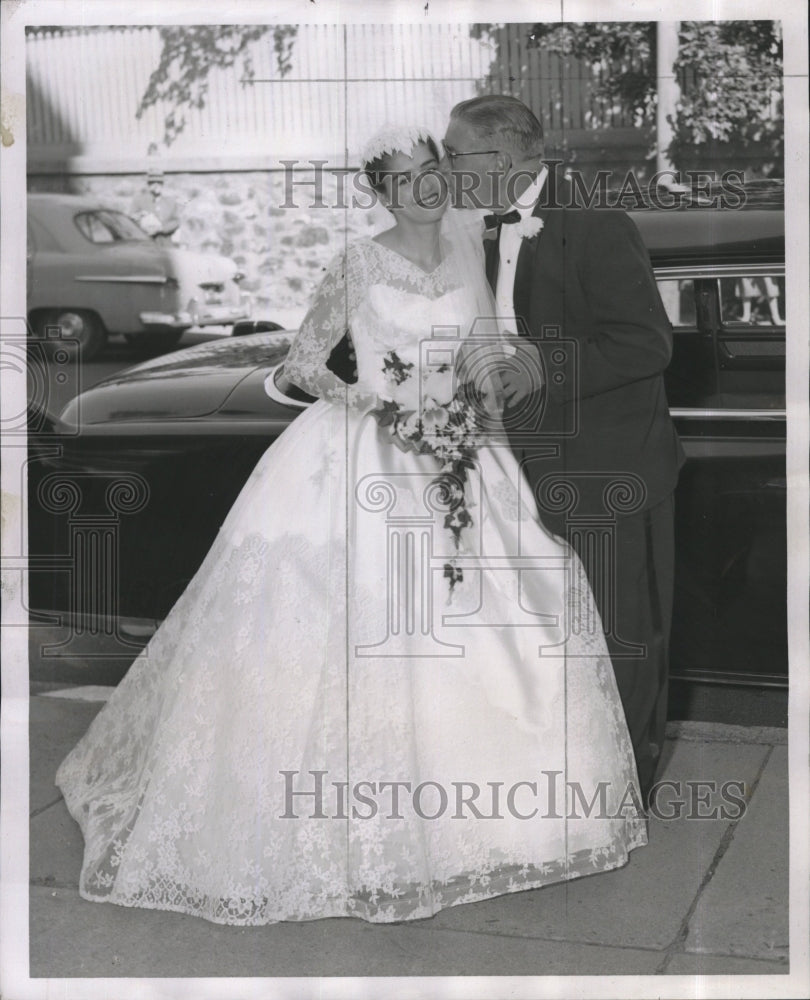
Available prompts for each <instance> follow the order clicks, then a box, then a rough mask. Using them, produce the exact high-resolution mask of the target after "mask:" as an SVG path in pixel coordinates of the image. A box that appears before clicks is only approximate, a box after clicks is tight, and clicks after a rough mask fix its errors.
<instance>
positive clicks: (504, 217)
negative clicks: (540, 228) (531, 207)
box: [484, 208, 520, 229]
mask: <svg viewBox="0 0 810 1000" xmlns="http://www.w3.org/2000/svg"><path fill="white" fill-rule="evenodd" d="M515 222H520V212H518V210H517V209H516V208H513V209H512V211H511V212H502V213H501V214H500V215H498V214H495V215H485V216H484V226H485V227H486V228H487V229H500V227H501V226H511V225H512V224H513V223H515Z"/></svg>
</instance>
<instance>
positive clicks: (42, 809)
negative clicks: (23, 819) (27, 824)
mask: <svg viewBox="0 0 810 1000" xmlns="http://www.w3.org/2000/svg"><path fill="white" fill-rule="evenodd" d="M62 801H63V800H62V796H61V795H59V796H57V797H56V798H55V799H54V800H53V802H49V803H48V804H47V805H44V806H40V807H39V808H38V809H34V811H33V812H32V813H31V814H30V815H29V817H28V818H29V819H34V818H35V817H37V816H41V815H42V813H44V812H46V811H47V810H48V809H50V808H51V807H52V806H58V805H59V803H60V802H62Z"/></svg>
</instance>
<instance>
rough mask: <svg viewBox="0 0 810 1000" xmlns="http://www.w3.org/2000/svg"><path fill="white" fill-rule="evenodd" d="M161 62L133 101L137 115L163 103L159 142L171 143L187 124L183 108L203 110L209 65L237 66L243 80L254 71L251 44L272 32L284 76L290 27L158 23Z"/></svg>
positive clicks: (290, 41)
mask: <svg viewBox="0 0 810 1000" xmlns="http://www.w3.org/2000/svg"><path fill="white" fill-rule="evenodd" d="M158 30H159V31H160V36H161V41H162V50H161V54H160V62H159V63H158V66H157V68H156V69H155V70H154V71H153V73H152V75H151V77H150V78H149V83H148V85H147V88H146V92H145V94H144V95H143V97H142V98H141V102H140V104H139V105H138V110H137V117H138V118H140V117H141V116H142V115H143V113H144V112H145V111H146V110H147V108H150V107H152V106H153V105H156V104H160V103H164V102H165V103H166V104H167V105H168V108H169V110H168V111H167V113H166V118H165V121H164V136H163V141H164V142H165V143H166V145H167V146H168V145H170V144H171V143H172V142H174V140H175V139H176V138H177V136H178V135H179V134H180V133H181V132H182V131H183V129H184V128H185V125H186V111H187V110H188V109H190V108H202V107H203V106H204V105H205V100H206V97H207V95H208V74H209V72H210V71H211V70H212V69H213V68H215V67H216V68H218V69H228V68H230V67H232V66H234V65H236V64H240V68H241V75H242V78H243V79H246V80H250V79H253V77H254V75H255V73H254V68H253V60H252V57H251V50H250V46H251V45H252V44H253V42H255V41H257V40H258V39H260V38H262V37H263V36H264V35H267V34H268V33H271V32H272V36H273V49H274V52H275V55H276V63H277V66H278V70H279V73H280V74H281V75H282V76H285V75H286V74H287V73H288V72H289V71H290V67H291V53H292V45H293V39H294V38H295V36H296V33H297V31H298V29H297V27H296V26H295V25H290V24H283V25H276V26H272V25H267V24H263V25H262V24H260V25H244V24H241V25H240V24H220V25H217V24H212V25H197V26H191V27H189V26H184V27H179V26H172V27H161V28H159V29H158Z"/></svg>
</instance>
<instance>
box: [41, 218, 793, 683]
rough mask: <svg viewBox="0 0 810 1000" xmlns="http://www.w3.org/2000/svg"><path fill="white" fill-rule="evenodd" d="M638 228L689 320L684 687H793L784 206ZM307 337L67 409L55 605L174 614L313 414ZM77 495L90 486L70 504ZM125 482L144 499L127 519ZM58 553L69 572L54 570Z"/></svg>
mask: <svg viewBox="0 0 810 1000" xmlns="http://www.w3.org/2000/svg"><path fill="white" fill-rule="evenodd" d="M632 214H633V217H634V220H635V222H636V223H637V225H638V226H639V229H640V231H641V233H642V235H643V237H644V239H645V241H646V244H647V246H648V248H649V251H650V255H651V259H652V262H653V266H654V269H655V272H656V275H657V280H658V282H659V287H660V289H661V294H662V297H663V300H664V302H665V304H666V307H667V309H668V311H669V315H670V318H671V321H672V324H673V329H674V354H673V358H672V362H671V364H670V366H669V369H668V371H667V373H666V384H667V391H668V398H669V402H670V406H671V411H672V414H673V416H674V419H675V422H676V425H677V428H678V431H679V434H680V436H681V438H682V441H683V444H684V448H685V450H686V454H687V463H686V465H685V466H684V468H683V470H682V474H681V477H680V482H679V486H678V491H677V497H676V510H677V513H676V518H677V523H676V546H677V569H676V581H675V587H676V597H675V608H674V621H673V632H672V644H671V650H672V657H671V659H672V672H673V675H674V676H676V677H680V678H686V679H697V680H702V681H724V682H730V683H738V684H743V683H748V684H758V685H784V684H786V682H787V625H786V573H787V568H786V473H785V430H786V410H785V324H784V316H785V299H784V295H785V291H784V289H785V285H784V261H785V245H784V217H783V211H782V210H781V209H780V208H778V207H754V208H751V209H746V210H744V211H729V210H718V209H715V208H690V209H687V210H682V211H681V210H679V211H652V210H651V211H638V212H634V213H632ZM292 336H294V333H293V332H282V333H278V332H275V333H274V332H265V333H255V334H251V335H248V336H242V337H239V338H237V339H235V340H231V339H229V340H225V341H217V342H215V343H208V344H202V345H199V346H197V347H193V348H189V349H187V350H181V351H179V352H175V353H171V354H169V355H167V356H165V357H161V358H156V359H153V360H151V361H148V362H146V363H144V364H140V365H138V366H136V367H134V368H130V369H129V370H127V371H123V372H119V373H117V374H115V375H113V376H112V377H110V378H108V379H106V380H105V381H103V382H101V383H99V384H98V385H96V386H94V387H93V388H91V389H89V390H88V391H86V392H84V393H83V394H81V395H80V396H79V397H78V398H76V399H75V400H74V401H73V402H71V403H70V404H69V405H68V406H67V408H66V409H65V410H64V412H63V413H62V415H61V418H60V420H59V421H58V423H57V425H56V426H55V427H53V428H50V430H52V432H53V433H50V434H46V435H44V436H43V437H42V440H43V441H44V443H45V446H47V447H51V450H53V444H54V442H58V445H59V448H58V451H59V452H60V454H59V457H58V458H48V457H47V456H45V457H42V458H38V457H37V455H36V454H32V464H31V483H30V487H29V502H30V514H31V522H30V523H31V525H32V535H31V539H32V540H31V549H30V551H32V552H33V553H34V554H35V555H36V556H37V558H38V559H39V560H40V563H39V565H40V566H41V567H42V568H41V570H40V572H39V573H37V572H32V573H31V594H32V601H33V603H34V604H35V606H37V607H39V608H56V609H72V610H74V611H81V610H84V611H88V610H93V608H95V609H96V611H99V607H98V604H99V601H102V603H103V604H104V606H103V608H101V609H100V611H103V613H104V614H105V615H106V616H108V617H107V619H106V620H112V619H113V618H114V617H115V615H120V614H125V615H132V616H146V617H149V618H154V619H160V618H161V617H163V616H165V614H166V613H167V611H168V610H169V608H170V607H171V605H172V604H173V602H174V601H175V600H176V599H177V597H178V596H179V595H180V593H181V592H182V590H183V588H184V586H185V585H186V583H187V581H188V580H189V578H190V577H191V576H192V575H193V573H194V572H195V570H196V569H197V567H198V566H199V565H200V562H201V560H202V558H203V557H204V555H205V553H206V551H207V549H208V548H209V546H210V544H211V542H212V540H213V538H214V536H215V534H216V532H217V530H218V528H219V526H220V524H221V523H222V521H223V519H224V517H225V514H226V513H227V511H228V509H229V507H230V505H231V504H232V502H233V501H234V499H235V498H236V496H237V494H238V493H239V491H240V489H241V487H242V485H243V484H244V482H245V480H246V479H247V477H248V475H249V474H250V472H251V470H252V469H253V467H254V465H255V463H256V461H257V460H258V458H259V456H260V455H261V454H262V452H263V451H264V450H265V449H266V448H267V447H268V445H269V444H270V443H271V442H272V441H273V440H274V439H275V438H276V437H277V435H278V434H280V433H281V432H282V431H283V430H284V429H285V427H287V426H288V425H289V423H290V421H292V420H294V419H295V417H296V415H297V414H298V413H300V412H301V411H302V410H303V409H304V408H305V407H307V406H308V405H309V404H310V403H311V399H310V398H309V397H308V396H306V395H305V394H304V393H302V392H301V391H300V390H298V389H296V388H295V387H293V386H291V384H290V383H289V381H288V380H287V379H286V378H285V376H284V367H283V362H284V357H285V354H286V352H287V350H288V347H289V343H290V341H291V338H292ZM268 376H270V377H269V378H268ZM266 385H267V389H266ZM268 390H269V392H268ZM65 483H68V484H69V483H73V485H74V487H75V490H74V493H73V494H71V496H72V499H71V500H70V501H69V502H66V501H64V496H63V495H62V494H60V492H59V491H60V488H62V487H63V486H64V484H65ZM116 483H118V484H119V489H122V488H125V489H124V492H126V491H127V490H129V493H128V494H127V495H128V496H129V500H128V501H127V502H126V503H123V502H122V503H121V504H119V506H118V508H116V509H113V508H112V507H111V506H110V498H111V496H113V493H114V490H115V484H116ZM121 484H123V487H122V485H121ZM129 494H131V496H130V495H129ZM136 495H137V497H136ZM60 497H61V499H62V501H63V502H62V505H61V507H60V504H59V500H60ZM105 504H106V506H105ZM88 517H90V518H92V517H96V518H97V519H99V518H100V519H101V520H99V522H98V523H102V522H104V519H105V518H106V522H104V523H106V524H108V526H110V527H112V526H114V528H115V541H114V543H113V542H111V543H110V544H111V545H112V546H113V547H112V548H111V549H110V553H109V554H108V555H109V559H112V558H113V555H114V558H115V560H116V565H115V567H114V570H113V569H109V568H108V570H107V572H108V574H109V575H110V580H109V581H108V583H107V584H105V585H104V586H101V585H100V584H98V583H96V584H95V585H94V586H93V587H92V592H84V591H82V587H84V588H85V590H87V583H86V581H87V579H89V578H88V576H87V574H86V572H85V574H84V576H82V575H81V574H78V576H77V574H76V573H74V572H73V570H72V568H71V566H72V564H71V561H70V558H69V554H70V553H71V552H74V551H76V546H77V544H78V543H77V541H76V533H77V532H81V531H83V530H84V531H86V530H87V524H88V523H89V522H88ZM268 517H272V511H268ZM82 519H84V520H82ZM83 525H84V527H82V526H83ZM84 544H85V543H82V545H84ZM82 551H87V550H86V549H85V548H82ZM49 554H50V556H51V557H52V558H55V559H57V561H58V563H59V565H58V567H57V568H56V570H53V569H51V570H48V569H47V561H48V557H49ZM96 558H97V559H99V560H101V555H99V554H98V553H97V556H96ZM99 565H101V561H99ZM99 572H101V570H99ZM83 581H84V582H83ZM105 588H106V589H105ZM99 595H102V596H101V597H100V596H99Z"/></svg>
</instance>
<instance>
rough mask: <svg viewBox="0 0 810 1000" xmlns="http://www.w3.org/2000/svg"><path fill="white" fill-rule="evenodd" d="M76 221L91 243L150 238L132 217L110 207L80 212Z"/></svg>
mask: <svg viewBox="0 0 810 1000" xmlns="http://www.w3.org/2000/svg"><path fill="white" fill-rule="evenodd" d="M74 222H75V223H76V226H77V228H78V230H79V232H80V233H81V234H82V236H84V238H85V239H87V240H89V241H90V242H91V243H118V242H122V241H125V240H148V239H149V236H147V234H146V233H145V232H144V231H143V230H142V229H141V227H140V226H139V225H138V223H137V222H135V220H134V219H130V217H129V216H128V215H124V213H123V212H113V211H111V210H110V209H99V210H97V211H95V212H80V213H79V214H78V215H77V216H76V217H75V219H74Z"/></svg>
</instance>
